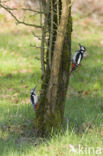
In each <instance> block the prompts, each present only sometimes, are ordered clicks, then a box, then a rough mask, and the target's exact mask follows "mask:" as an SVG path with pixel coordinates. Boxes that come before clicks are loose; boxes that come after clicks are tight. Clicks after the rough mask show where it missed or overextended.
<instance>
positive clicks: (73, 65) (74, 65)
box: [70, 62, 77, 75]
mask: <svg viewBox="0 0 103 156" xmlns="http://www.w3.org/2000/svg"><path fill="white" fill-rule="evenodd" d="M76 67H77V65H76V64H75V63H73V62H72V69H71V71H70V75H71V73H72V72H73V71H74V70H76Z"/></svg>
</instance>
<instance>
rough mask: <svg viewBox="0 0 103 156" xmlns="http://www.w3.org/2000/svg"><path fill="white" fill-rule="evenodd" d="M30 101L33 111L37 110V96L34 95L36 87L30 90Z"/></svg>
mask: <svg viewBox="0 0 103 156" xmlns="http://www.w3.org/2000/svg"><path fill="white" fill-rule="evenodd" d="M30 99H31V103H32V106H33V108H34V110H37V107H38V96H37V94H36V87H35V88H33V89H32V90H31V96H30Z"/></svg>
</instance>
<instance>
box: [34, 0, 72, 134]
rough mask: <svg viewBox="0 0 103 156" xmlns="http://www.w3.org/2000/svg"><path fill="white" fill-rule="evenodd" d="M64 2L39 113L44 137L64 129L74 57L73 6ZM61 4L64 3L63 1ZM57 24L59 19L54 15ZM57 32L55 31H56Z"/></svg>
mask: <svg viewBox="0 0 103 156" xmlns="http://www.w3.org/2000/svg"><path fill="white" fill-rule="evenodd" d="M59 2H62V7H61V6H60V7H59V8H62V10H60V16H61V20H60V24H59V25H58V28H57V33H54V32H53V33H54V34H56V40H55V37H54V40H55V44H54V43H53V44H52V46H53V47H52V50H53V51H52V53H53V56H52V67H51V69H50V68H49V66H47V69H46V72H45V75H44V78H43V82H42V87H41V94H40V99H39V107H38V110H37V112H36V120H35V127H36V130H37V132H38V134H39V135H40V136H47V135H49V134H50V133H51V131H52V130H60V129H61V127H62V123H63V117H64V108H65V99H66V92H67V87H68V82H69V71H70V70H69V68H70V56H71V29H72V20H71V8H70V7H69V4H70V3H71V2H70V0H65V1H59ZM60 5H61V3H60ZM54 20H55V21H54V22H56V23H57V19H56V18H54ZM54 31H55V30H54Z"/></svg>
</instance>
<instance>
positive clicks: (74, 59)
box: [73, 53, 78, 63]
mask: <svg viewBox="0 0 103 156" xmlns="http://www.w3.org/2000/svg"><path fill="white" fill-rule="evenodd" d="M77 54H78V53H76V54H74V56H73V61H74V63H75V62H76V57H77Z"/></svg>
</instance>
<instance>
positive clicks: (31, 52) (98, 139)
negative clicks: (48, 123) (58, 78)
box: [0, 17, 103, 156]
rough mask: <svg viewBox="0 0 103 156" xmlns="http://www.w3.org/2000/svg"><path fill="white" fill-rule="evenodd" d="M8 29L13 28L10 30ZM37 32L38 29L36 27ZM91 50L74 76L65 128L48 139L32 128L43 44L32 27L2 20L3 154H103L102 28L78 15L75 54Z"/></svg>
mask: <svg viewBox="0 0 103 156" xmlns="http://www.w3.org/2000/svg"><path fill="white" fill-rule="evenodd" d="M8 28H9V29H8ZM35 31H37V30H35ZM78 43H81V44H83V45H84V46H85V47H86V49H87V56H86V57H85V58H84V60H83V61H82V65H81V66H80V67H79V68H78V70H77V71H75V72H74V73H73V74H72V75H71V78H70V82H69V88H68V93H67V100H66V106H65V121H64V126H63V127H64V131H63V133H60V134H58V135H54V136H52V135H51V138H50V139H48V140H42V139H41V138H37V137H36V136H35V135H34V133H33V124H34V117H35V112H34V110H33V108H32V105H31V103H30V91H31V89H32V88H33V87H34V86H37V93H38V94H39V90H40V84H41V70H40V50H39V49H35V48H34V47H32V46H30V45H31V44H36V46H38V45H39V40H37V39H36V38H34V37H33V36H32V32H31V30H29V28H28V27H26V28H24V27H21V26H16V25H15V24H11V23H10V22H9V23H5V22H1V25H0V156H69V155H70V156H77V155H90V156H92V155H93V156H95V155H103V73H102V72H103V27H102V26H101V25H97V24H94V23H93V22H92V21H91V20H90V19H89V18H87V19H85V20H84V19H79V18H78V17H75V18H74V26H73V35H72V53H74V52H75V51H76V50H78V48H79V47H78Z"/></svg>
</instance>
